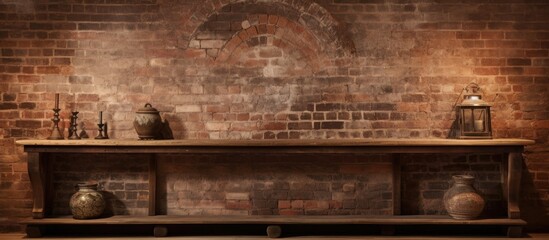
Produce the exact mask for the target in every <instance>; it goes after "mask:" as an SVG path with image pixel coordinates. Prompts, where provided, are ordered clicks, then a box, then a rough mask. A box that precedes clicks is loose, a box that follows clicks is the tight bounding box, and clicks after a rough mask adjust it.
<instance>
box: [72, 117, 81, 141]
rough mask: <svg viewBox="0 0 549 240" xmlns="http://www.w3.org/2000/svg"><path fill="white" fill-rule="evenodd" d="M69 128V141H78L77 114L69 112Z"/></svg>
mask: <svg viewBox="0 0 549 240" xmlns="http://www.w3.org/2000/svg"><path fill="white" fill-rule="evenodd" d="M71 114H72V115H71V127H70V128H69V139H80V136H78V130H77V127H78V123H77V121H76V120H77V119H78V112H71Z"/></svg>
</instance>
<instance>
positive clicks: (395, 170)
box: [393, 153, 402, 215]
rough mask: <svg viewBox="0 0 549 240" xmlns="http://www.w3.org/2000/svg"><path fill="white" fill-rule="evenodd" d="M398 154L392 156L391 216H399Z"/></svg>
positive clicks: (399, 182) (399, 169) (399, 180)
mask: <svg viewBox="0 0 549 240" xmlns="http://www.w3.org/2000/svg"><path fill="white" fill-rule="evenodd" d="M400 158H401V157H400V154H398V153H395V154H393V215H400V213H401V212H400V211H401V193H400V191H401V181H402V180H401V176H400V175H401V166H400V161H401V160H400Z"/></svg>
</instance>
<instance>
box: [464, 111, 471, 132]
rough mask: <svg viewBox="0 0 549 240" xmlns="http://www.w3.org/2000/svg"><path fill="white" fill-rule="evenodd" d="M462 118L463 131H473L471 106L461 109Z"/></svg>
mask: <svg viewBox="0 0 549 240" xmlns="http://www.w3.org/2000/svg"><path fill="white" fill-rule="evenodd" d="M462 114H463V116H462V119H463V131H464V132H473V119H474V111H473V109H472V108H463V109H462Z"/></svg>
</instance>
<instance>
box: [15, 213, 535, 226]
mask: <svg viewBox="0 0 549 240" xmlns="http://www.w3.org/2000/svg"><path fill="white" fill-rule="evenodd" d="M21 224H27V225H51V224H62V225H71V224H75V225H86V224H92V225H98V224H99V225H101V224H126V225H133V224H137V225H139V224H155V225H156V224H158V225H169V224H320V225H321V224H369V225H467V224H471V225H508V226H523V225H526V222H525V221H524V220H521V219H509V218H489V219H477V220H456V219H452V218H450V217H448V216H424V215H406V216H357V215H353V216H343V215H341V216H168V215H160V216H113V217H108V218H98V219H86V220H77V219H73V218H72V217H70V216H65V217H54V218H43V219H29V220H25V221H22V222H21Z"/></svg>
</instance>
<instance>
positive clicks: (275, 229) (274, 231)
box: [267, 225, 282, 238]
mask: <svg viewBox="0 0 549 240" xmlns="http://www.w3.org/2000/svg"><path fill="white" fill-rule="evenodd" d="M281 235H282V228H281V227H280V226H279V225H269V226H268V227H267V236H268V237H269V238H279V237H280V236H281Z"/></svg>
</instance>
